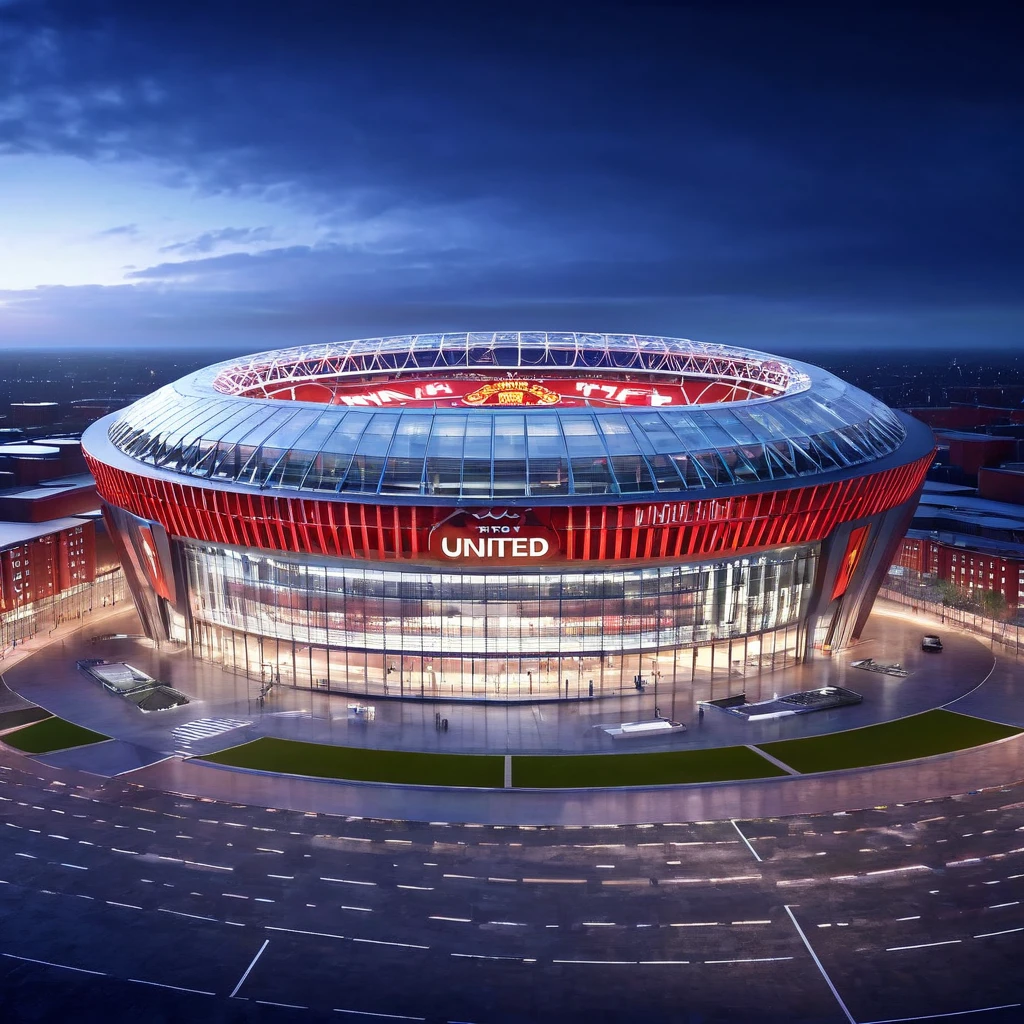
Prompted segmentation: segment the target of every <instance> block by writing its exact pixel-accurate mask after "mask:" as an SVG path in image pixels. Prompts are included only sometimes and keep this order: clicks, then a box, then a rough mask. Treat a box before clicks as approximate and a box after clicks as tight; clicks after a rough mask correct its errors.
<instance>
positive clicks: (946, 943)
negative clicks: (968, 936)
mask: <svg viewBox="0 0 1024 1024" xmlns="http://www.w3.org/2000/svg"><path fill="white" fill-rule="evenodd" d="M959 942H963V939H946V940H945V941H944V942H919V943H918V944H917V945H916V946H886V947H885V951H886V953H898V952H899V951H900V950H902V949H930V948H931V947H932V946H955V945H957V943H959Z"/></svg>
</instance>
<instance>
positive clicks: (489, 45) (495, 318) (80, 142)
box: [0, 0, 1024, 356]
mask: <svg viewBox="0 0 1024 1024" xmlns="http://www.w3.org/2000/svg"><path fill="white" fill-rule="evenodd" d="M888 7H889V8H891V9H887V7H886V6H885V5H871V4H868V3H857V4H850V5H848V6H844V5H841V4H829V3H824V4H816V5H815V4H809V3H808V4H805V5H800V6H792V7H788V6H784V5H780V4H774V3H767V2H765V3H751V4H730V3H727V2H722V3H719V4H713V3H706V4H698V5H692V6H682V5H671V4H654V5H651V4H639V3H637V4H629V5H627V4H621V5H616V6H611V5H604V4H598V3H596V2H595V3H588V4H579V5H575V4H574V5H569V4H563V3H557V2H551V3H548V4H546V5H540V4H537V5H526V4H517V3H497V2H494V3H491V2H487V0H481V2H479V3H476V4H459V5H453V4H442V3H437V4H435V3H429V2H423V3H416V4H413V3H410V4H389V3H386V2H381V3H376V4H370V3H367V4H357V3H343V2H340V0H339V2H327V0H325V2H320V3H313V2H308V0H287V2H284V0H281V2H278V3H261V2H255V0H244V2H242V0H236V2H217V0H203V2H202V3H190V2H170V0H138V2H136V0H131V2H130V0H123V2H109V3H99V2H93V0H68V2H46V0H13V2H12V0H0V345H4V346H7V347H21V346H37V345H40V344H48V345H60V346H70V345H75V346H86V345H91V346H101V345H130V346H133V347H135V348H137V349H145V348H147V347H154V348H155V347H158V346H172V345H176V346H185V345H188V346H195V345H202V346H212V347H224V346H229V347H232V348H236V349H238V350H239V351H243V350H244V351H255V350H259V349H262V348H268V347H272V346H276V345H285V344H296V343H301V342H314V341H328V340H341V339H345V338H353V337H362V336H374V335H379V334H388V333H402V332H409V331H443V330H452V331H463V330H496V329H501V330H505V329H513V330H514V329H521V330H529V329H548V330H572V329H576V330H586V331H626V332H630V333H633V332H637V333H663V334H669V335H677V336H683V337H694V338H699V339H703V340H709V341H721V342H727V343H738V344H744V345H749V346H751V347H754V348H765V349H768V350H777V351H782V352H793V353H795V354H807V355H809V356H813V355H814V354H815V353H818V354H821V353H822V352H827V351H832V350H839V349H843V348H846V349H849V348H851V347H854V346H856V347H860V348H887V349H889V350H890V351H892V352H894V353H895V352H900V351H903V350H905V349H910V348H916V349H922V350H923V349H927V348H931V347H938V348H957V349H966V348H970V349H972V350H977V349H978V348H985V347H999V346H1001V347H1003V348H1013V347H1024V199H1022V196H1024V70H1022V69H1024V59H1022V52H1024V51H1022V47H1021V38H1022V31H1024V18H1022V17H1021V16H1020V15H1014V14H1012V13H1010V11H1011V8H1012V7H1013V5H1012V4H1000V5H992V6H986V5H985V4H983V3H970V4H967V3H964V4H962V5H959V6H956V5H948V4H947V5H940V4H937V3H936V4H930V3H923V4H921V5H919V7H918V9H917V11H916V12H915V11H914V10H913V9H911V8H908V7H905V6H898V5H888Z"/></svg>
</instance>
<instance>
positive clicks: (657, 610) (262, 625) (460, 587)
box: [182, 543, 817, 700]
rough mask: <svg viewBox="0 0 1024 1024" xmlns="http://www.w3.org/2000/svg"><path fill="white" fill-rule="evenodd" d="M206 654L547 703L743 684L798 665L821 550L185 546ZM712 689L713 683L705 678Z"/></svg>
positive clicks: (406, 686)
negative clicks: (593, 557)
mask: <svg viewBox="0 0 1024 1024" xmlns="http://www.w3.org/2000/svg"><path fill="white" fill-rule="evenodd" d="M182 553H183V557H184V564H185V571H186V575H187V579H188V588H189V596H190V602H191V615H192V620H193V623H194V630H193V643H194V644H195V645H196V646H197V648H198V650H197V653H199V654H201V655H202V656H204V657H211V658H213V659H214V660H216V661H218V662H220V663H222V664H224V665H225V666H226V667H228V668H230V669H232V670H234V671H238V672H241V673H244V674H246V675H248V676H250V677H252V678H260V679H262V680H263V681H265V682H270V681H279V682H281V683H285V684H288V685H294V686H302V687H311V688H314V689H323V690H335V691H338V692H344V693H367V694H379V695H383V696H395V697H410V698H417V697H420V698H434V699H441V698H444V699H452V698H466V699H474V700H531V699H533V700H543V699H557V698H561V699H565V698H570V699H574V698H578V697H589V696H601V695H606V694H612V693H622V692H629V691H632V690H635V689H638V688H646V687H650V686H653V685H659V686H666V687H668V688H669V690H671V688H672V687H673V686H679V685H683V686H685V687H686V688H687V689H688V690H692V691H693V692H694V693H695V694H700V696H699V699H709V698H710V697H712V696H715V697H717V696H722V695H725V694H727V693H731V692H739V691H742V690H744V689H747V690H748V692H751V691H750V683H749V680H750V678H751V677H756V678H758V679H759V678H760V676H761V674H762V673H763V672H764V671H766V670H767V671H770V670H771V669H773V668H777V667H780V666H782V665H784V664H793V662H794V661H797V660H799V659H800V657H801V654H802V649H803V645H804V637H803V630H802V627H801V622H802V619H803V617H804V614H805V612H806V607H807V601H808V598H809V594H810V589H811V585H812V584H813V581H814V574H815V567H816V562H817V547H816V546H809V547H802V548H791V549H786V550H783V551H778V552H773V553H769V554H760V555H754V556H749V557H746V558H735V559H730V560H728V561H719V562H714V563H703V564H699V565H685V566H658V567H647V568H643V569H628V570H606V571H597V572H560V573H545V574H540V573H537V574H515V573H501V572H496V573H466V574H461V575H459V574H454V573H441V572H432V571H429V570H425V569H414V568H409V569H403V570H401V571H397V570H390V569H378V568H372V567H366V566H352V565H347V564H343V563H340V562H331V563H327V562H311V561H303V560H299V559H292V558H287V557H281V556H278V555H272V554H269V553H263V552H251V551H241V550H238V549H234V548H226V547H220V546H215V545H203V544H194V543H189V544H183V545H182ZM712 684H714V686H713V685H712Z"/></svg>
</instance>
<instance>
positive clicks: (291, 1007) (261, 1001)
mask: <svg viewBox="0 0 1024 1024" xmlns="http://www.w3.org/2000/svg"><path fill="white" fill-rule="evenodd" d="M253 1002H254V1003H259V1004H260V1006H283V1007H284V1008H285V1009H286V1010H308V1009H309V1007H308V1006H300V1005H299V1004H298V1003H272V1002H271V1001H270V1000H269V999H254V1000H253Z"/></svg>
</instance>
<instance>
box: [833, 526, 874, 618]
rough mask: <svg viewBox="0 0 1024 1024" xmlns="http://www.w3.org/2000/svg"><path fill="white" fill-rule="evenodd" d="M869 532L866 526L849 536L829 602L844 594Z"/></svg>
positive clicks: (855, 569) (858, 528) (859, 527)
mask: <svg viewBox="0 0 1024 1024" xmlns="http://www.w3.org/2000/svg"><path fill="white" fill-rule="evenodd" d="M869 531H870V527H868V526H858V527H857V528H856V529H855V530H854V531H853V532H852V533H851V534H850V539H849V541H848V542H847V544H846V554H845V555H843V562H842V565H840V566H839V572H838V574H837V575H836V582H835V585H834V586H833V587H832V597H831V600H833V601H834V600H835V599H836V598H837V597H842V596H843V594H845V593H846V588H847V587H848V586H849V585H850V579H851V578H852V577H853V574H854V573H855V572H856V571H857V565H858V564H859V563H860V556H861V554H862V553H863V551H864V545H865V543H866V542H867V539H868V532H869Z"/></svg>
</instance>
